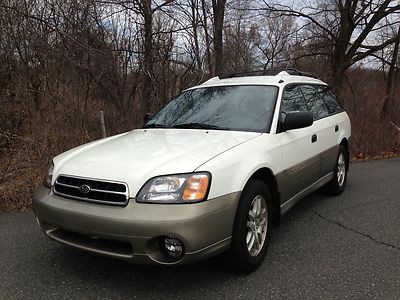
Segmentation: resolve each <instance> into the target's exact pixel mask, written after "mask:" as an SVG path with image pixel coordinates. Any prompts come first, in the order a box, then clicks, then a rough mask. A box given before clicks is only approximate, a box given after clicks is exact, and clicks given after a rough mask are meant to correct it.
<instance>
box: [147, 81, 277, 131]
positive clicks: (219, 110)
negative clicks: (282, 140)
mask: <svg viewBox="0 0 400 300" xmlns="http://www.w3.org/2000/svg"><path fill="white" fill-rule="evenodd" d="M277 92H278V88H277V87H275V86H217V87H205V88H198V89H194V90H189V91H185V92H183V93H182V94H180V95H179V96H178V97H176V98H175V99H173V100H172V101H171V102H170V103H168V105H167V106H165V107H164V108H163V109H162V110H161V111H160V112H159V113H157V114H156V115H155V116H154V117H153V118H152V119H151V120H150V121H149V122H148V123H147V124H146V126H147V127H151V126H152V125H153V126H155V125H161V126H163V127H175V126H177V127H178V128H185V126H182V125H189V124H192V125H193V124H202V125H209V126H210V129H213V128H211V127H215V128H214V129H218V128H220V129H229V130H246V131H247V130H249V131H269V127H270V124H271V118H272V115H273V111H274V108H275V101H276V96H277ZM179 125H181V126H179ZM161 126H160V127H161ZM187 128H190V126H187ZM197 128H200V127H197ZM204 128H206V127H204Z"/></svg>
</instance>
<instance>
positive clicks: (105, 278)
mask: <svg viewBox="0 0 400 300" xmlns="http://www.w3.org/2000/svg"><path fill="white" fill-rule="evenodd" d="M350 172H351V173H350V177H349V181H348V186H347V190H346V192H345V193H344V194H343V195H342V196H339V197H330V196H326V195H324V194H323V193H320V192H318V193H314V194H313V195H311V196H309V197H307V198H305V199H304V200H302V201H301V202H299V203H298V204H297V205H296V206H295V207H294V208H293V209H292V210H291V211H290V212H289V213H288V214H286V215H285V216H284V217H283V218H282V222H281V226H280V227H279V228H276V230H275V231H274V233H273V238H272V241H271V244H270V249H269V253H268V254H267V257H266V261H265V262H264V264H263V265H262V266H261V268H260V269H258V270H257V271H256V272H255V273H253V274H250V275H246V276H244V275H238V274H234V273H231V272H230V271H229V270H226V269H224V268H223V267H222V266H220V264H219V261H218V260H216V259H214V260H209V261H206V262H203V263H200V264H197V265H192V266H185V267H179V268H162V267H148V266H136V265H130V264H127V263H125V262H122V261H118V260H114V259H109V258H105V257H100V256H95V255H92V254H88V253H84V252H79V251H78V250H74V249H71V248H68V247H66V246H63V245H61V244H58V243H56V242H53V241H50V240H49V239H48V238H46V237H45V236H44V235H43V234H41V233H40V232H39V230H38V228H37V226H36V223H35V221H34V218H33V214H32V213H31V212H27V213H15V214H4V215H0V299H46V298H47V299H127V298H146V299H156V298H157V299H160V298H183V299H189V298H208V299H214V298H226V299H232V298H245V299H255V298H260V299H261V298H268V299H278V298H280V299H291V298H293V299H317V298H323V299H343V298H345V297H354V298H356V299H367V298H376V299H400V159H399V158H396V159H387V160H380V161H371V162H362V163H354V164H352V165H351V171H350Z"/></svg>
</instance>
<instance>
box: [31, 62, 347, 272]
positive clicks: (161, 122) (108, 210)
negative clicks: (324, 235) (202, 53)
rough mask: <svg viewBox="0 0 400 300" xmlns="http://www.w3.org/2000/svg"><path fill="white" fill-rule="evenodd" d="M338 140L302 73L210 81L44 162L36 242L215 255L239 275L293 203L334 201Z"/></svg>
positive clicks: (334, 117)
mask: <svg viewBox="0 0 400 300" xmlns="http://www.w3.org/2000/svg"><path fill="white" fill-rule="evenodd" d="M253 75H256V76H253ZM350 135H351V128H350V120H349V117H348V115H347V114H346V112H344V110H343V108H342V106H341V105H340V104H339V102H338V100H337V98H336V96H335V95H334V93H333V92H332V91H331V90H330V89H329V87H328V86H327V84H325V83H324V82H322V81H321V80H319V79H317V78H315V76H312V74H310V73H305V72H300V71H297V70H294V69H287V70H285V71H280V72H279V73H278V72H276V73H274V74H272V75H268V76H266V75H264V73H262V74H261V75H260V73H254V74H246V76H242V75H240V74H235V75H231V76H225V77H223V78H219V77H215V78H212V79H210V80H208V81H207V82H205V83H203V84H201V85H199V86H196V87H193V88H190V89H188V90H186V91H184V92H183V93H182V94H180V95H179V96H177V97H176V98H175V99H173V100H172V101H170V102H169V103H168V104H167V105H166V106H165V107H164V108H163V109H161V110H160V111H159V112H158V113H157V114H155V115H154V116H152V117H151V118H150V120H148V121H147V123H146V124H145V126H144V127H143V128H142V129H136V130H133V131H130V132H127V133H123V134H119V135H116V136H112V137H108V138H105V139H102V140H98V141H95V142H92V143H89V144H86V145H82V146H79V147H77V148H75V149H72V150H69V151H67V152H65V153H62V154H60V155H58V156H56V157H54V159H53V161H52V164H51V166H50V168H49V171H48V174H47V175H46V177H45V179H44V182H43V185H42V186H40V187H39V188H38V190H37V191H36V193H35V194H34V196H33V208H34V211H35V214H36V217H37V221H38V223H39V226H40V228H41V229H42V230H43V231H44V233H45V234H46V235H47V236H49V237H50V238H52V239H54V240H56V241H59V242H61V243H64V244H67V245H70V246H73V247H76V248H79V249H83V250H86V251H91V252H94V253H98V254H102V255H107V256H111V257H116V258H121V259H125V260H128V261H131V262H135V263H153V264H163V265H178V264H185V263H192V262H195V261H198V260H203V259H206V258H208V257H211V256H215V255H217V254H222V253H224V254H225V255H226V257H227V258H228V259H230V261H231V262H232V263H231V265H232V266H234V267H235V268H237V269H238V270H241V271H244V272H249V271H253V270H255V269H256V268H257V267H258V266H259V265H260V264H261V263H262V261H263V259H264V257H265V254H266V252H267V248H268V243H269V240H270V236H271V229H272V225H273V224H274V223H275V224H278V223H279V219H280V216H281V215H282V214H284V213H285V212H287V211H288V210H289V209H290V208H291V207H292V206H293V205H294V204H295V203H296V202H297V201H298V200H299V199H301V198H303V197H304V196H306V195H307V194H310V193H311V192H313V191H315V190H316V189H318V188H320V187H322V186H325V188H326V190H328V191H329V192H331V193H333V194H340V193H342V192H343V190H344V188H345V185H346V178H347V171H348V168H349V138H350Z"/></svg>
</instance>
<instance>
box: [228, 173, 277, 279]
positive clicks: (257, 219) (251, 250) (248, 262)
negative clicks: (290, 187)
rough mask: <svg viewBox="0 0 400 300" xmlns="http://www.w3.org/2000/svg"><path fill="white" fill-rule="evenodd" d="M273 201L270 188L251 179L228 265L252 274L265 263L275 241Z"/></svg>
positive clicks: (234, 234)
mask: <svg viewBox="0 0 400 300" xmlns="http://www.w3.org/2000/svg"><path fill="white" fill-rule="evenodd" d="M271 229H272V199H271V194H270V191H269V189H268V186H267V185H266V184H265V183H264V182H262V181H260V180H250V181H249V182H248V183H247V185H246V186H245V188H244V190H243V192H242V195H241V197H240V202H239V205H238V208H237V212H236V218H235V223H234V227H233V233H232V243H231V248H230V250H229V252H228V262H229V263H230V267H232V268H233V269H235V270H237V271H239V272H243V273H249V272H252V271H254V270H256V269H257V268H258V267H259V266H260V265H261V263H262V262H263V260H264V258H265V255H266V253H267V249H268V244H269V241H270V239H271Z"/></svg>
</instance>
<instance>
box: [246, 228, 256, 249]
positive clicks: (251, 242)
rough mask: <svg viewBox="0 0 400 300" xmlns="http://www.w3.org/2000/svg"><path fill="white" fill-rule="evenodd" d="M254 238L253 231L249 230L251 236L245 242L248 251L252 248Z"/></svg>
mask: <svg viewBox="0 0 400 300" xmlns="http://www.w3.org/2000/svg"><path fill="white" fill-rule="evenodd" d="M255 240H256V238H255V236H254V232H251V236H250V240H249V242H248V243H247V250H248V251H249V252H250V251H251V249H252V248H253V245H254V242H255Z"/></svg>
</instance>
